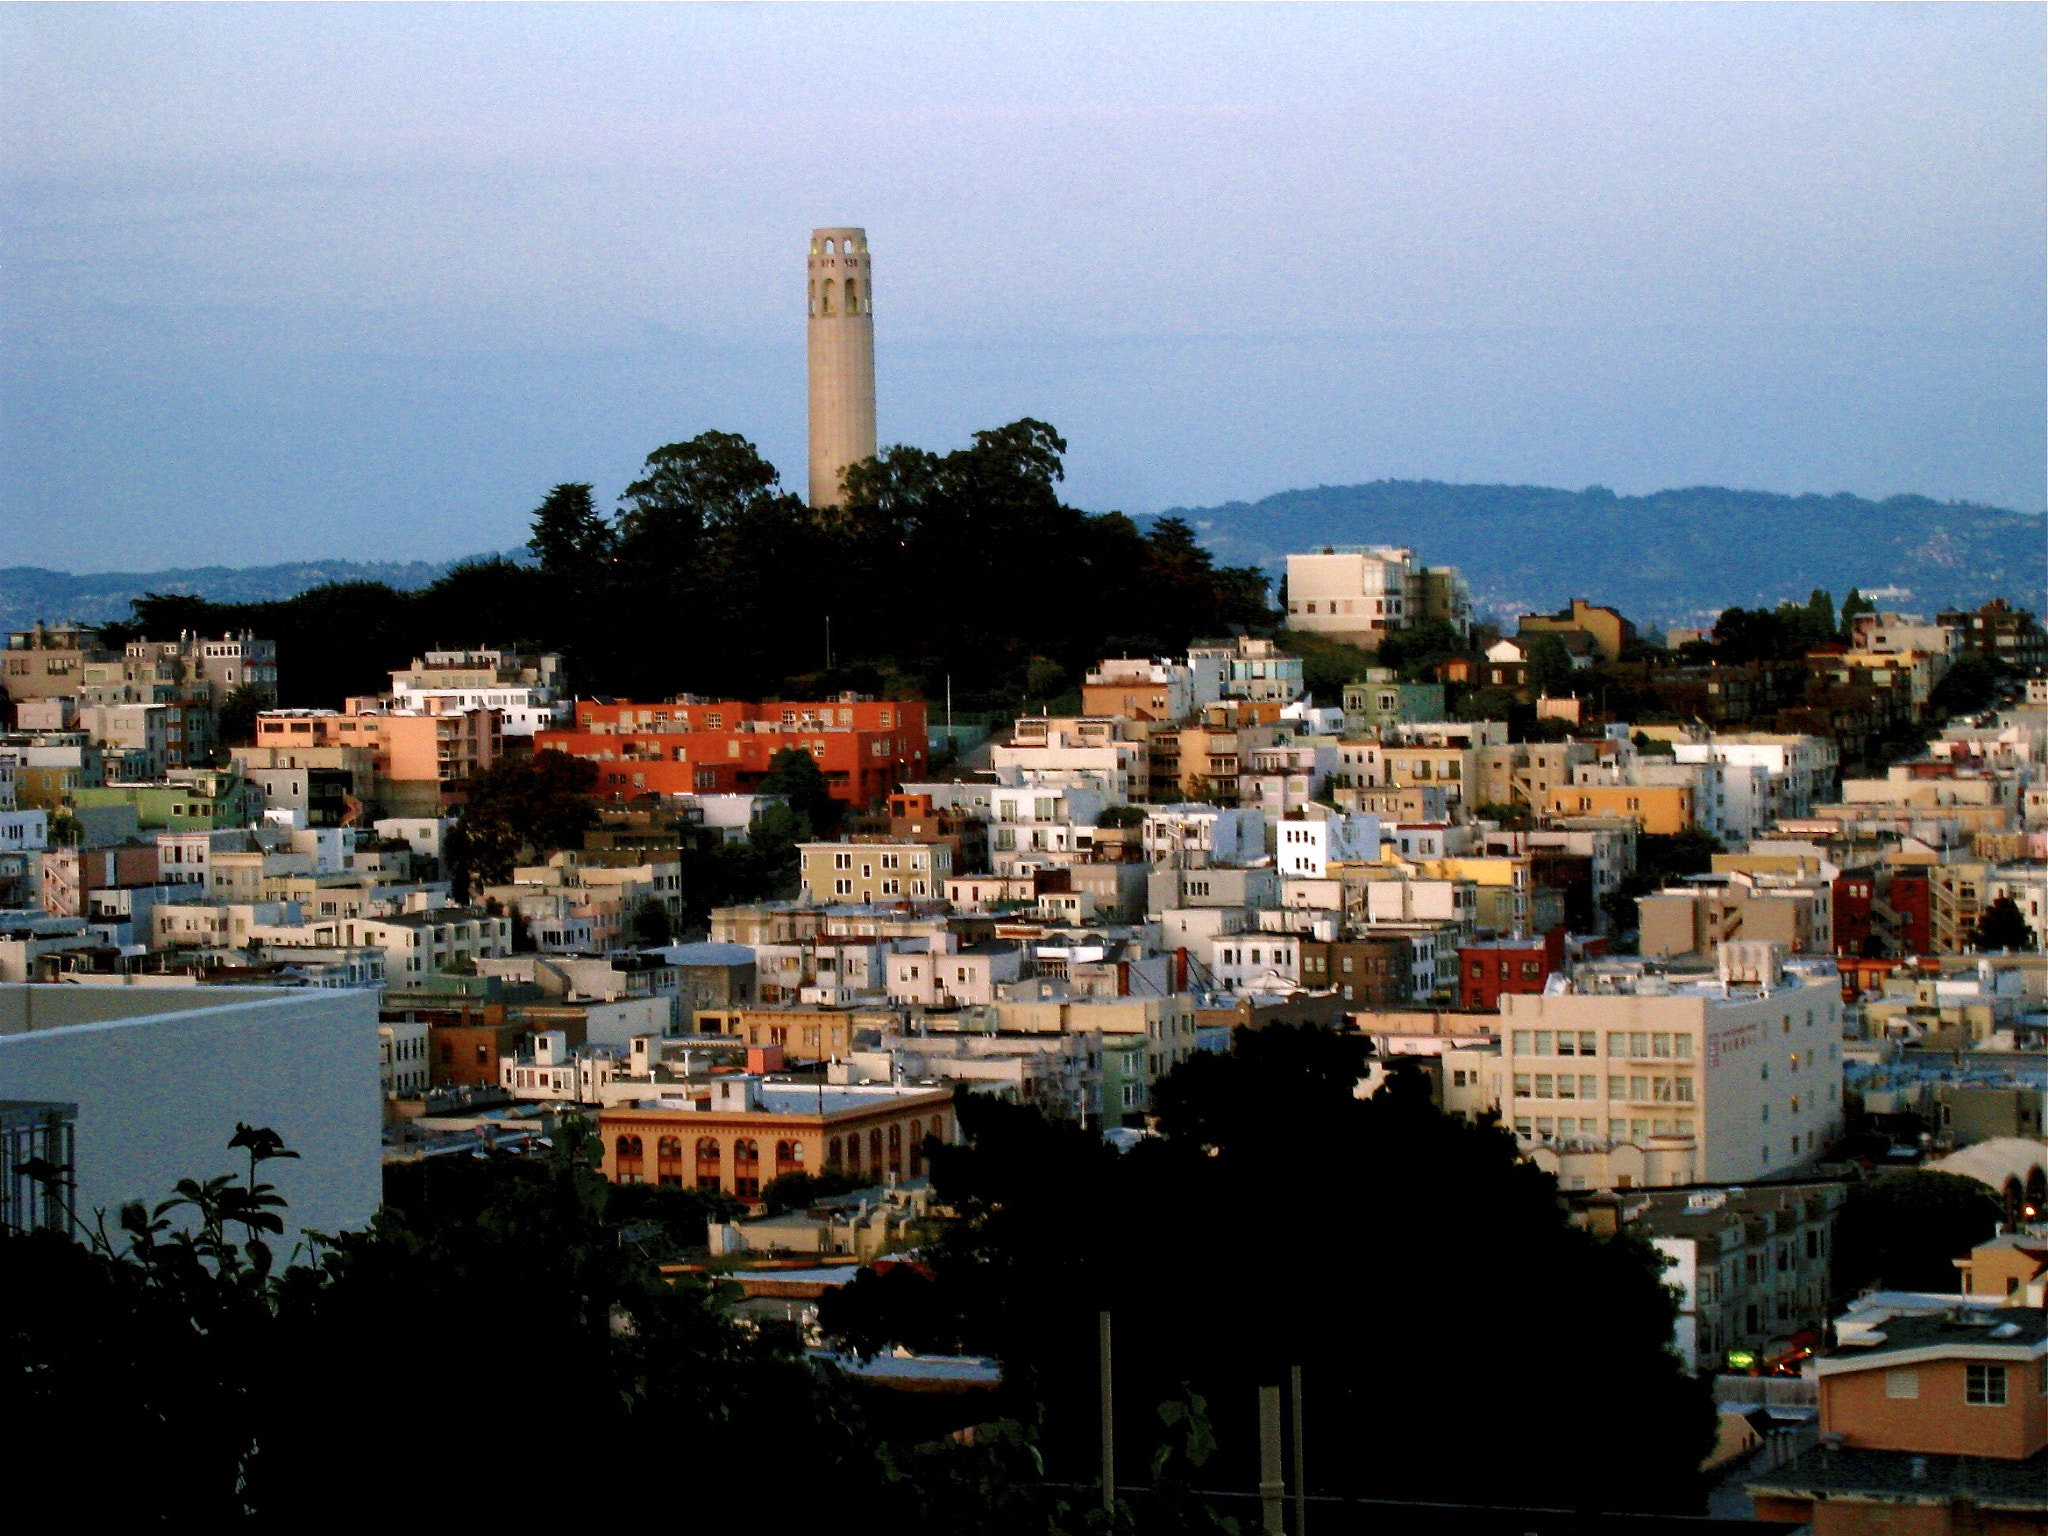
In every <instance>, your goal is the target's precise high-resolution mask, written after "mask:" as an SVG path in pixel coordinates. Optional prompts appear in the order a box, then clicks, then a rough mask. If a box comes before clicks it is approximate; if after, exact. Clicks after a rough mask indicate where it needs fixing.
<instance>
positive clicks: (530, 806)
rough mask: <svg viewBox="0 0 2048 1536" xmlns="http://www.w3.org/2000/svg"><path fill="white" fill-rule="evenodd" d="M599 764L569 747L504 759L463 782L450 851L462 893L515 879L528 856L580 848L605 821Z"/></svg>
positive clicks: (446, 854) (446, 848)
mask: <svg viewBox="0 0 2048 1536" xmlns="http://www.w3.org/2000/svg"><path fill="white" fill-rule="evenodd" d="M596 784H597V765H596V764H595V763H592V762H590V761H589V760H588V759H587V758H581V757H571V756H569V755H568V754H567V753H564V752H534V753H531V754H523V755H521V756H517V757H505V758H500V759H499V760H498V761H497V762H495V763H493V764H492V765H491V766H490V767H488V768H486V769H485V770H484V771H483V772H482V773H480V774H478V775H477V776H476V777H475V778H473V779H471V780H470V781H469V782H468V783H467V784H465V785H464V786H463V790H464V798H465V803H464V805H463V807H462V813H461V815H460V816H458V817H457V818H456V822H455V825H454V826H452V827H450V828H449V829H448V836H447V839H446V841H445V842H444V843H443V845H442V857H443V860H444V861H445V862H446V864H447V865H448V870H449V875H450V878H451V880H452V881H453V883H454V884H455V886H456V888H457V894H458V895H459V896H466V895H467V894H468V893H469V892H470V891H471V890H472V889H473V888H475V887H477V886H484V885H497V884H500V883H502V882H504V881H505V880H508V879H510V878H511V875H512V869H513V866H514V865H516V864H517V863H518V862H519V859H520V857H521V855H522V854H525V853H533V854H537V855H544V854H547V853H552V852H554V851H555V850H556V849H560V848H580V847H581V846H582V845H583V834H584V832H585V831H586V830H587V829H588V828H590V827H591V826H593V825H595V824H596V821H597V804H596V802H595V801H594V800H593V799H592V798H591V795H590V791H591V790H592V789H593V788H595V787H596Z"/></svg>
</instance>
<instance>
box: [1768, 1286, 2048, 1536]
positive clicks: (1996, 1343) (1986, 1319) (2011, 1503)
mask: <svg viewBox="0 0 2048 1536" xmlns="http://www.w3.org/2000/svg"><path fill="white" fill-rule="evenodd" d="M1836 1327H1837V1335H1838V1339H1839V1343H1838V1344H1837V1347H1836V1348H1835V1349H1834V1350H1833V1351H1832V1352H1831V1353H1829V1354H1827V1355H1825V1356H1823V1357H1822V1358H1821V1359H1820V1360H1818V1361H1816V1362H1815V1369H1816V1372H1817V1374H1818V1378H1819V1386H1820V1430H1821V1442H1822V1443H1821V1444H1820V1445H1819V1446H1816V1447H1815V1448H1814V1449H1812V1450H1809V1451H1807V1452H1806V1453H1805V1454H1804V1455H1802V1456H1800V1457H1799V1458H1798V1459H1797V1460H1795V1461H1793V1462H1791V1463H1790V1464H1789V1465H1787V1466H1784V1467H1780V1468H1778V1469H1776V1470H1774V1471H1770V1472H1766V1473H1764V1474H1763V1475H1761V1476H1760V1477H1758V1478H1756V1479H1755V1480H1754V1481H1752V1482H1751V1483H1750V1484H1749V1493H1750V1497H1751V1499H1752V1500H1753V1501H1754V1502H1755V1505H1756V1517H1757V1518H1758V1519H1759V1520H1785V1521H1794V1522H1799V1523H1804V1524H1809V1525H1810V1526H1811V1527H1812V1530H1813V1532H1814V1536H1861V1533H1864V1532H1897V1533H1901V1536H1904V1533H1912V1536H1923V1533H1924V1536H1949V1533H1951V1532H1956V1533H1960V1532H1970V1533H1972V1536H2008V1533H2010V1536H2019V1533H2020V1532H2031V1533H2038V1532H2040V1531H2041V1530H2042V1529H2044V1527H2048V1376H2044V1372H2048V1317H2044V1314H2043V1313H2042V1312H2041V1311H2040V1309H2039V1308H2036V1307H2011V1306H2008V1307H1996V1306H1957V1307H1955V1308H1952V1309H1945V1310H1943V1311H1941V1312H1939V1313H1936V1314H1934V1315H1932V1316H1924V1315H1922V1316H1915V1315H1910V1314H1899V1313H1894V1312H1890V1311H1887V1310H1885V1309H1878V1310H1875V1311H1872V1312H1869V1313H1866V1314H1862V1315H1860V1316H1859V1314H1857V1313H1853V1312H1852V1313H1851V1314H1850V1315H1849V1316H1848V1317H1846V1318H1844V1319H1842V1320H1841V1321H1840V1322H1839V1323H1838V1324H1837V1325H1836Z"/></svg>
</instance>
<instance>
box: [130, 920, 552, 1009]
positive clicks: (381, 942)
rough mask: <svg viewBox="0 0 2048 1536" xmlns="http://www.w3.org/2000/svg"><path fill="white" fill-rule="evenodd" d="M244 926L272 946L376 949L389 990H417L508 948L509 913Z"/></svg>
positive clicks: (494, 956)
mask: <svg viewBox="0 0 2048 1536" xmlns="http://www.w3.org/2000/svg"><path fill="white" fill-rule="evenodd" d="M283 905H296V904H295V903H284V904H283ZM157 910H158V911H159V912H161V911H162V910H163V909H162V908H161V907H160V908H158V909H157ZM248 931H249V937H250V938H252V939H254V940H256V941H258V942H260V943H262V944H265V945H269V946H274V947H276V948H278V949H299V948H306V949H332V948H350V949H353V948H358V947H362V948H368V949H381V950H383V951H384V976H385V985H386V986H387V987H388V988H389V989H390V990H392V991H394V992H406V991H417V990H419V989H421V988H423V987H425V986H426V984H427V979H428V977H430V976H432V975H434V974H436V973H438V972H445V971H447V969H448V968H449V967H450V966H462V965H465V964H466V965H474V964H475V963H476V962H477V961H479V960H495V959H499V958H502V957H503V956H505V955H509V954H511V953H512V919H511V918H510V917H501V916H498V915H495V914H493V913H489V912H485V911H482V910H480V909H478V908H475V907H436V908H434V909H433V910H432V911H427V912H402V913H398V914H396V915H394V916H391V917H349V918H336V919H331V920H327V921H322V922H312V923H307V922H293V921H286V922H282V923H278V924H275V925H269V924H257V923H251V924H250V925H249V930H248Z"/></svg>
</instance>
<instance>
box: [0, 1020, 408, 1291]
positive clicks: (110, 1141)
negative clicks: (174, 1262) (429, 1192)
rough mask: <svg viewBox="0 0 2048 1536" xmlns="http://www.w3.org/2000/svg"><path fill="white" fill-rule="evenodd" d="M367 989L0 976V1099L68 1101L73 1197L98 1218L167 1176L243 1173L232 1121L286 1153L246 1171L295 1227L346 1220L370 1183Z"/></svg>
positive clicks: (164, 1192)
mask: <svg viewBox="0 0 2048 1536" xmlns="http://www.w3.org/2000/svg"><path fill="white" fill-rule="evenodd" d="M378 1079H379V1067H378V1039H377V994H376V993H375V992H374V991H368V990H328V989H321V988H313V987H307V988H293V989H282V988H273V987H246V988H245V987H192V988H129V987H75V986H50V985H37V986H23V985H9V986H5V987H0V1100H11V1101H15V1102H17V1103H19V1102H28V1103H35V1104H47V1105H53V1106H58V1107H59V1108H60V1109H64V1110H66V1111H68V1114H69V1117H70V1123H71V1126H72V1135H73V1138H74V1142H75V1145H74V1148H73V1156H72V1164H73V1168H74V1170H75V1173H74V1179H75V1193H74V1198H73V1204H74V1209H75V1213H76V1215H77V1216H78V1217H79V1218H80V1219H82V1220H85V1221H88V1222H90V1221H91V1220H93V1215H94V1212H96V1211H104V1212H106V1214H107V1221H108V1225H109V1227H110V1228H111V1227H112V1226H113V1224H114V1220H115V1216H116V1213H117V1212H118V1211H119V1209H120V1207H121V1206H122V1205H124V1204H126V1203H127V1202H129V1201H133V1200H140V1201H143V1202H145V1203H147V1204H149V1205H151V1206H154V1205H155V1204H156V1203H157V1202H159V1201H161V1200H165V1199H168V1198H169V1197H170V1195H171V1193H172V1186H173V1185H175V1184H176V1183H177V1181H178V1180H179V1179H183V1178H194V1179H207V1178H211V1177H213V1176H214V1175H216V1174H233V1175H236V1176H237V1177H245V1176H246V1175H247V1171H248V1161H247V1158H246V1156H245V1155H244V1154H243V1153H242V1152H240V1151H233V1150H230V1149H229V1147H228V1141H229V1139H230V1138H231V1137H232V1136H233V1135H234V1134H235V1127H236V1125H237V1124H246V1125H251V1126H259V1127H266V1128H268V1129H270V1130H273V1131H275V1132H276V1133H277V1134H278V1135H279V1136H280V1137H282V1138H283V1140H284V1143H285V1145H286V1146H288V1147H290V1148H291V1149H292V1150H293V1151H295V1152H297V1153H298V1154H299V1155H298V1157H296V1158H291V1159H278V1160H274V1161H271V1162H268V1163H265V1164H264V1165H263V1166H262V1168H261V1170H260V1174H259V1176H260V1177H261V1178H263V1179H266V1180H268V1181H269V1182H270V1183H273V1184H275V1185H276V1186H277V1188H278V1192H279V1193H280V1194H282V1195H283V1196H284V1198H285V1199H286V1201H287V1202H288V1206H287V1208H286V1209H285V1210H284V1211H283V1212H282V1213H281V1214H282V1216H283V1217H284V1220H285V1232H284V1235H283V1237H282V1238H281V1239H276V1240H273V1247H274V1248H275V1250H276V1251H277V1253H278V1255H279V1257H280V1258H283V1257H284V1256H285V1255H286V1254H289V1253H290V1252H291V1249H292V1246H293V1244H294V1243H295V1242H296V1241H297V1240H298V1236H299V1234H300V1232H301V1231H302V1230H304V1229H309V1228H310V1229H312V1230H315V1231H321V1232H335V1231H345V1230H348V1229H351V1228H359V1227H361V1226H362V1225H363V1224H364V1223H366V1222H367V1221H368V1220H369V1219H370V1216H371V1215H372V1214H373V1213H374V1212H375V1211H376V1209H377V1204H378V1202H379V1200H381V1199H382V1197H383V1189H382V1171H381V1168H382V1144H381V1133H382V1126H381V1120H382V1116H381V1112H380V1110H379V1106H378V1090H379V1080H378Z"/></svg>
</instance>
